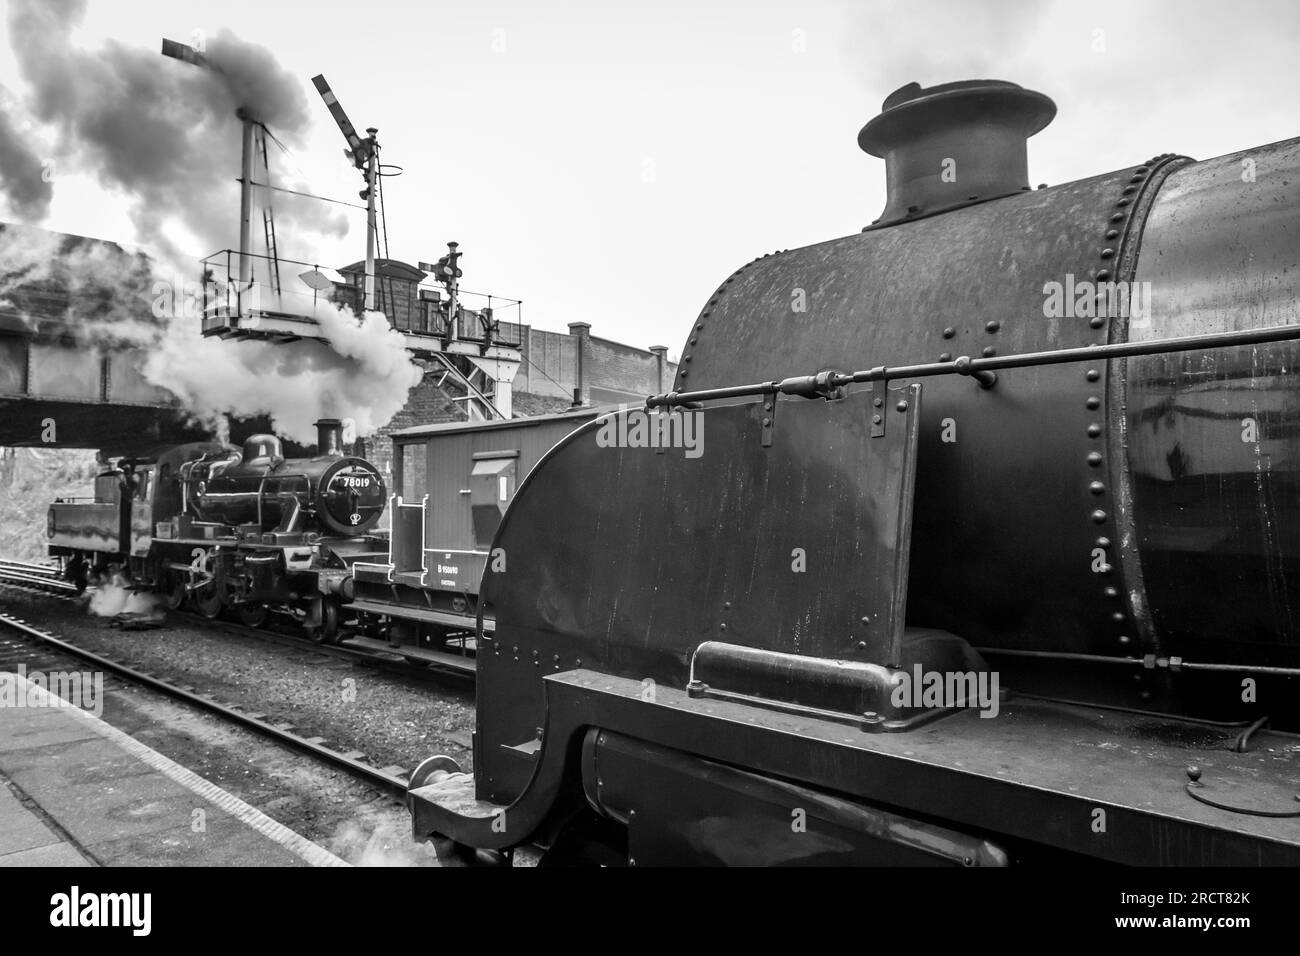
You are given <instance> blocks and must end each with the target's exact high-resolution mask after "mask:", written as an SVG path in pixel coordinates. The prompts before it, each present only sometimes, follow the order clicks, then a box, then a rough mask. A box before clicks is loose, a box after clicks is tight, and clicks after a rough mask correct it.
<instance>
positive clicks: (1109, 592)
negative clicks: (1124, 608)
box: [1102, 588, 1119, 598]
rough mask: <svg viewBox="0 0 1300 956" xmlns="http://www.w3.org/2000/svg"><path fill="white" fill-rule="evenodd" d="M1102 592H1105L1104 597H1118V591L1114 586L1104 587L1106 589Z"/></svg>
mask: <svg viewBox="0 0 1300 956" xmlns="http://www.w3.org/2000/svg"><path fill="white" fill-rule="evenodd" d="M1102 593H1103V594H1105V595H1106V597H1108V598H1117V597H1119V591H1117V590H1116V589H1115V588H1106V590H1105V591H1103V592H1102Z"/></svg>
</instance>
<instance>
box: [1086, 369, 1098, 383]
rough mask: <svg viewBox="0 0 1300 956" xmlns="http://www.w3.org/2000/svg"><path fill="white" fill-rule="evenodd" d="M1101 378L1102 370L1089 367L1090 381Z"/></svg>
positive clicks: (1088, 376) (1088, 377)
mask: <svg viewBox="0 0 1300 956" xmlns="http://www.w3.org/2000/svg"><path fill="white" fill-rule="evenodd" d="M1099 378H1101V372H1099V371H1097V370H1096V369H1095V368H1090V369H1088V375H1087V379H1088V381H1090V382H1095V381H1097V379H1099Z"/></svg>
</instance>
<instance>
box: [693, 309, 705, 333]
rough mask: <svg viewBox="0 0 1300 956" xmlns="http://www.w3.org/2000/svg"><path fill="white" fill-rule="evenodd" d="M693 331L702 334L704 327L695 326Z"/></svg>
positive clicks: (701, 325)
mask: <svg viewBox="0 0 1300 956" xmlns="http://www.w3.org/2000/svg"><path fill="white" fill-rule="evenodd" d="M705 314H706V315H707V314H708V313H705ZM695 331H696V332H703V331H704V325H703V324H700V325H697V326H696V327H695Z"/></svg>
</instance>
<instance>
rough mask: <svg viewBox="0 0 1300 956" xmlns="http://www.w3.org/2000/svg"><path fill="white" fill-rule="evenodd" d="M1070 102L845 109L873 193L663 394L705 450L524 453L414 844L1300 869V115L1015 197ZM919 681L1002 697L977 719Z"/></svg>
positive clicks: (572, 448) (916, 103)
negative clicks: (1294, 132)
mask: <svg viewBox="0 0 1300 956" xmlns="http://www.w3.org/2000/svg"><path fill="white" fill-rule="evenodd" d="M1054 113H1055V107H1054V105H1053V104H1052V103H1051V101H1050V100H1049V99H1048V98H1047V97H1045V96H1043V95H1041V94H1038V93H1034V92H1031V91H1028V90H1024V89H1022V88H1020V87H1018V86H1016V85H1015V84H1010V83H1004V82H998V81H988V80H977V81H970V82H963V83H953V84H946V85H943V86H938V87H933V88H929V89H922V88H920V87H918V86H916V85H915V84H912V85H910V86H908V87H904V88H903V89H901V90H899V91H897V92H896V93H894V94H893V95H891V96H890V97H889V98H888V99H887V100H886V101H885V104H884V109H883V111H882V113H881V114H880V115H879V116H878V117H876V118H875V119H873V120H872V121H871V122H870V123H868V124H867V125H866V127H865V128H864V129H863V130H862V132H861V135H860V136H859V143H860V145H861V146H862V148H863V149H865V150H866V151H867V152H869V153H871V154H873V155H877V156H881V157H882V158H884V160H885V163H886V172H887V179H888V184H889V198H888V202H887V204H886V207H885V209H884V211H883V212H882V214H881V216H880V218H879V219H877V221H876V222H874V223H872V224H871V225H870V226H868V227H867V228H866V229H864V230H863V231H862V232H861V233H860V234H857V235H852V236H848V237H845V238H841V239H835V240H831V241H828V242H823V243H819V244H816V245H813V246H808V247H805V248H802V249H795V250H790V251H787V252H783V253H779V254H775V255H770V256H764V257H762V258H760V259H757V260H755V261H753V262H751V263H750V264H748V265H747V266H744V267H743V268H741V269H740V270H738V271H737V272H736V273H734V274H733V275H732V276H731V277H730V278H728V279H727V280H726V281H725V282H723V284H722V285H721V286H720V287H719V289H718V290H717V292H716V293H715V294H714V295H713V296H712V297H711V298H710V299H709V301H708V302H707V303H706V304H705V306H704V308H703V310H702V311H701V312H700V314H699V317H698V318H697V320H696V321H695V323H693V325H692V328H691V330H690V332H689V334H688V336H687V342H686V345H685V347H684V348H683V354H682V364H681V369H680V371H679V375H678V380H677V382H676V385H675V389H676V391H675V392H674V393H672V394H669V395H665V396H657V397H655V398H652V399H651V401H650V402H649V403H648V404H649V405H651V406H653V407H678V406H681V407H684V408H685V409H686V411H687V412H689V413H692V414H697V415H699V416H701V419H702V427H703V429H704V433H705V435H706V438H707V441H706V446H705V447H706V448H707V453H706V454H704V455H703V456H701V457H700V458H699V459H698V460H691V459H688V458H686V457H684V456H681V455H675V454H671V453H661V452H658V451H655V450H647V449H634V448H618V449H609V448H602V447H600V446H599V444H598V443H597V442H596V440H595V437H596V434H597V431H598V428H599V425H600V423H599V422H597V423H593V424H592V425H591V426H587V427H585V428H583V429H580V430H578V431H577V432H575V433H574V434H573V435H571V436H570V437H569V438H568V439H567V440H566V441H565V442H563V443H562V444H561V445H560V446H558V447H557V448H555V449H554V450H553V451H552V452H551V454H550V455H549V456H548V457H547V458H546V459H545V460H544V461H543V462H542V463H541V464H540V465H539V466H538V467H537V468H536V469H535V470H534V471H533V472H532V474H531V475H530V476H529V478H528V480H527V481H526V482H525V483H524V485H523V486H522V487H521V488H520V489H519V492H518V494H517V496H516V499H515V501H514V503H513V504H512V506H511V508H510V510H509V511H508V512H507V514H506V516H505V519H504V521H503V523H502V525H501V529H500V531H499V532H498V535H497V538H496V540H495V541H494V548H501V549H503V552H504V553H505V554H507V555H508V556H509V565H508V569H507V570H506V571H503V572H495V571H493V570H492V569H490V568H489V571H488V573H487V575H486V576H485V579H484V584H483V591H482V600H483V602H484V603H485V604H488V605H491V607H492V610H493V612H494V614H495V619H496V633H495V635H494V637H493V639H492V641H491V642H490V644H488V645H486V649H484V648H481V649H480V664H479V671H478V694H479V710H478V733H477V735H476V738H475V739H476V752H475V774H474V775H473V776H472V777H471V776H469V775H466V774H462V773H459V772H458V768H456V767H455V766H454V764H451V763H450V762H448V761H447V760H446V759H445V758H432V760H431V761H430V762H429V763H428V764H427V765H426V766H425V767H424V768H423V769H422V770H421V771H417V773H416V775H415V776H414V777H413V779H412V788H411V792H410V803H411V807H412V812H413V817H414V828H415V833H416V835H417V837H421V838H427V837H430V836H434V835H438V836H441V837H442V838H443V839H444V844H443V845H444V846H446V845H453V846H454V845H456V844H461V845H467V846H472V847H475V848H479V849H505V848H509V847H510V846H512V845H515V844H517V843H519V842H522V841H524V840H528V839H534V840H541V841H542V842H545V843H549V844H550V845H552V846H553V847H559V848H567V849H573V848H575V847H577V848H578V852H579V853H580V854H585V855H587V856H594V855H596V853H597V851H595V850H593V849H592V847H593V846H598V847H600V852H604V853H609V852H613V854H614V855H615V856H625V857H626V858H627V859H634V860H635V861H636V862H638V863H653V862H731V863H737V862H739V863H771V862H872V863H888V862H949V863H956V864H958V865H971V864H1002V863H1008V862H1010V863H1016V862H1047V861H1060V860H1061V859H1063V858H1069V857H1071V856H1076V855H1084V856H1088V857H1092V858H1097V859H1106V860H1111V861H1118V862H1128V863H1143V864H1205V863H1247V862H1249V863H1260V862H1290V863H1292V864H1294V863H1296V862H1300V839H1298V838H1297V836H1296V831H1295V829H1294V817H1295V816H1296V814H1297V810H1298V805H1297V804H1296V801H1295V794H1296V792H1297V791H1298V790H1300V772H1298V771H1297V769H1296V767H1295V765H1294V760H1293V759H1290V760H1288V759H1285V758H1277V757H1275V756H1274V755H1275V754H1283V755H1285V754H1286V753H1287V752H1288V748H1291V749H1293V748H1294V743H1293V742H1289V741H1293V738H1289V737H1282V736H1268V735H1267V732H1265V731H1263V730H1262V729H1261V728H1262V727H1263V725H1264V724H1265V722H1266V721H1271V722H1272V723H1271V726H1272V727H1273V728H1277V729H1280V730H1289V731H1294V730H1296V729H1297V728H1298V727H1300V713H1298V710H1297V698H1296V695H1295V693H1294V685H1295V682H1296V680H1297V678H1300V630H1298V628H1297V623H1298V621H1297V615H1300V405H1297V402H1296V395H1297V394H1298V391H1297V378H1296V376H1297V371H1296V369H1297V362H1298V361H1300V348H1298V347H1297V344H1296V340H1297V337H1298V336H1300V139H1296V140H1287V141H1284V142H1279V143H1274V144H1271V145H1268V146H1262V147H1259V148H1257V149H1253V150H1249V151H1246V152H1244V153H1240V154H1233V155H1228V156H1223V157H1219V158H1216V159H1210V160H1206V161H1202V162H1196V161H1193V160H1191V159H1188V158H1186V157H1180V156H1175V155H1172V154H1165V155H1160V156H1156V157H1153V158H1152V159H1150V160H1148V161H1146V162H1143V163H1140V164H1136V165H1134V166H1130V167H1127V168H1124V169H1121V170H1117V171H1114V172H1110V173H1105V174H1103V175H1099V176H1094V177H1091V178H1088V179H1084V180H1080V181H1077V182H1072V183H1067V184H1064V185H1061V186H1057V187H1054V188H1051V189H1046V188H1043V189H1038V190H1033V189H1030V187H1029V184H1028V181H1027V173H1026V169H1027V162H1026V140H1027V138H1028V137H1029V136H1031V135H1032V134H1033V133H1035V132H1037V131H1038V130H1040V129H1042V128H1043V126H1044V125H1046V123H1047V122H1048V121H1050V119H1051V118H1052V116H1053V115H1054ZM795 301H803V302H806V308H804V309H803V310H799V309H794V308H792V302H795ZM1278 327H1281V328H1278ZM1188 337H1190V338H1188ZM774 363H778V364H779V367H778V368H775V369H774V368H773V364H774ZM854 369H861V370H862V371H861V372H858V373H853V370H854ZM751 383H753V384H751ZM891 383H892V386H893V387H890V386H891ZM615 483H617V484H618V486H619V488H620V494H619V495H618V496H617V497H615V496H604V497H600V498H593V497H592V496H590V495H589V494H587V493H586V491H585V489H588V488H591V487H609V486H612V485H614V484H615ZM912 674H920V675H924V674H940V675H949V676H951V675H968V676H976V677H978V676H979V675H991V674H997V675H998V676H999V677H1000V686H1001V688H1002V689H1003V690H1004V691H1006V690H1008V689H1009V691H1010V693H1009V695H1008V696H1007V697H1006V699H1005V700H1004V701H1003V702H1002V706H1001V707H1000V708H997V709H996V710H997V717H996V718H993V719H985V717H984V716H981V713H983V714H989V713H991V712H992V711H993V710H994V708H976V707H975V706H974V704H975V701H974V700H973V699H972V697H973V695H970V694H968V695H967V696H966V697H965V698H964V699H960V698H959V699H948V700H940V702H939V703H938V704H937V705H936V704H932V703H930V702H928V701H926V700H925V699H923V698H922V699H918V698H916V697H915V696H909V695H906V694H905V695H902V697H899V696H898V695H896V694H895V693H894V691H895V690H896V689H898V688H899V687H900V686H902V685H904V683H905V682H906V681H907V680H908V679H909V677H910V675H912ZM1261 734H1265V736H1263V737H1261V736H1260V735H1261ZM575 793H580V794H581V795H582V796H581V797H580V798H577V799H576V800H575V798H574V796H573V795H574V794H575ZM792 808H793V809H799V810H802V811H803V812H804V813H805V814H806V816H807V818H808V820H809V823H808V825H807V829H806V832H804V833H797V834H795V835H794V836H792V831H791V826H790V822H791V813H792ZM1099 813H1100V814H1101V817H1100V818H1101V819H1105V820H1107V821H1109V822H1108V824H1107V825H1106V826H1104V827H1103V828H1102V829H1100V830H1099V829H1098V827H1097V821H1098V819H1099V816H1098V814H1099ZM574 820H577V821H580V823H578V824H573V823H572V821H574ZM812 821H816V822H815V823H814V822H812ZM501 824H504V825H501ZM814 832H815V838H809V837H808V834H813V833H814ZM611 848H612V851H611Z"/></svg>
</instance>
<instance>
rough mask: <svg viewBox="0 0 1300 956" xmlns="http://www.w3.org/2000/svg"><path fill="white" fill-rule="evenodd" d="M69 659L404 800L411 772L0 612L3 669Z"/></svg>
mask: <svg viewBox="0 0 1300 956" xmlns="http://www.w3.org/2000/svg"><path fill="white" fill-rule="evenodd" d="M60 658H62V660H60ZM68 658H73V659H75V660H78V661H82V662H84V663H86V664H89V665H90V666H91V667H92V668H94V669H96V670H99V671H102V672H104V673H105V674H106V675H108V674H111V675H113V676H114V677H116V678H117V679H120V680H124V681H127V682H129V683H133V684H136V685H138V686H143V687H147V688H149V689H150V690H153V691H155V692H157V693H160V694H162V695H164V696H166V697H168V698H170V699H172V700H175V701H179V702H181V703H184V704H186V705H189V706H191V707H194V708H196V709H199V710H203V711H205V712H207V713H210V714H213V715H215V716H217V717H219V718H221V719H222V720H223V721H226V722H228V723H232V724H236V725H238V726H241V727H243V728H245V729H248V730H251V731H253V732H254V733H256V734H258V735H259V736H262V737H264V738H267V739H268V740H271V741H273V742H275V743H277V744H279V745H281V746H283V747H286V748H288V749H291V750H295V751H298V752H300V753H304V754H307V755H309V756H311V757H313V758H315V759H317V760H319V761H320V762H322V763H325V764H328V765H330V766H333V767H337V768H340V769H342V770H345V771H347V772H348V773H349V774H351V775H353V776H354V777H356V778H357V779H359V780H361V781H363V782H364V783H366V784H368V785H370V786H372V787H374V788H376V789H379V790H382V791H384V792H387V793H389V794H391V795H392V796H393V797H395V798H397V799H398V800H403V799H405V795H406V783H407V779H408V777H409V776H410V769H409V768H405V767H401V766H397V765H392V766H387V767H375V766H372V765H371V764H369V763H367V762H366V760H365V754H363V753H362V752H360V751H341V750H336V749H334V748H332V747H329V746H326V744H325V741H324V738H321V737H311V736H304V735H302V734H299V733H297V732H296V731H295V730H294V728H293V725H292V724H289V723H285V722H275V721H271V720H268V719H267V716H266V715H265V714H262V713H258V712H255V711H250V710H247V709H245V708H242V707H239V706H237V705H233V704H227V703H223V702H222V701H220V700H217V699H216V698H214V697H210V696H208V695H206V694H203V693H201V692H200V691H197V690H196V689H195V688H194V687H191V686H183V685H180V684H174V683H171V682H170V681H167V680H165V679H163V678H161V677H159V676H157V675H156V674H152V673H149V672H147V671H144V670H140V669H137V668H134V667H130V666H128V665H126V664H123V663H120V662H118V661H114V660H112V659H110V658H107V657H104V656H103V655H101V654H96V653H94V652H93V651H89V650H86V649H85V648H83V647H79V646H78V645H77V644H75V643H72V642H70V641H67V640H63V639H61V638H59V637H58V636H56V635H54V634H52V633H50V632H49V631H46V630H43V629H41V628H39V627H36V626H34V625H33V624H30V623H28V622H27V621H25V620H23V619H21V618H18V617H14V616H12V615H9V614H3V613H0V670H10V669H12V668H14V667H15V666H16V665H18V664H20V663H21V664H26V665H27V667H28V669H29V670H42V671H50V670H54V669H60V665H61V664H62V663H64V662H65V661H66V660H67V659H68Z"/></svg>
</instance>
